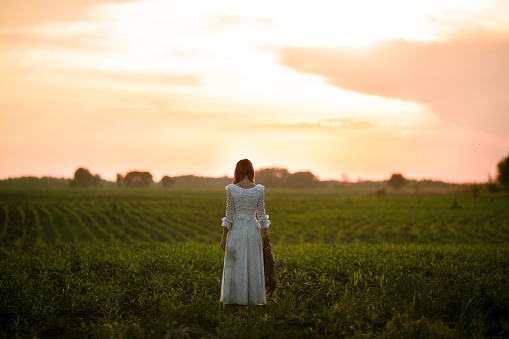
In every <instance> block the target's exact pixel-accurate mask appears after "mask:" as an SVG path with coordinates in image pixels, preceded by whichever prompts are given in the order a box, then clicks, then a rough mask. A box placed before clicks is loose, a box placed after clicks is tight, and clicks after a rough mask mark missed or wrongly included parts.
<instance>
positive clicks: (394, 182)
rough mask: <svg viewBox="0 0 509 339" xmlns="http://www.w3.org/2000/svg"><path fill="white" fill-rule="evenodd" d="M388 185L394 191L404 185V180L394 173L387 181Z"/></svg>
mask: <svg viewBox="0 0 509 339" xmlns="http://www.w3.org/2000/svg"><path fill="white" fill-rule="evenodd" d="M388 184H389V186H391V187H393V188H394V189H400V188H401V187H403V186H405V185H406V179H405V177H403V176H402V175H401V174H400V173H394V174H392V176H391V178H390V179H389V182H388Z"/></svg>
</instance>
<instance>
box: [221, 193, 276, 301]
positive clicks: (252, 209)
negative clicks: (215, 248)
mask: <svg viewBox="0 0 509 339" xmlns="http://www.w3.org/2000/svg"><path fill="white" fill-rule="evenodd" d="M255 214H257V215H258V219H256V215H255ZM269 225H270V221H269V216H268V215H266V214H265V191H264V187H263V186H262V185H256V186H255V187H253V188H242V187H240V186H237V185H234V184H230V185H228V186H227V187H226V217H224V218H223V222H222V226H223V227H227V228H228V229H229V231H228V238H227V241H226V249H225V256H224V268H223V279H222V284H221V302H223V303H225V304H238V305H248V304H265V274H264V269H263V251H262V238H261V235H260V231H259V229H261V228H267V227H269Z"/></svg>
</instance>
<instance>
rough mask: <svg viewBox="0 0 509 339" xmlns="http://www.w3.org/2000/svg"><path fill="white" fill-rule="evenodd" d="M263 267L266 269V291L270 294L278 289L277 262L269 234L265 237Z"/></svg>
mask: <svg viewBox="0 0 509 339" xmlns="http://www.w3.org/2000/svg"><path fill="white" fill-rule="evenodd" d="M263 267H264V269H265V293H266V294H267V296H270V295H271V294H272V293H273V292H274V291H275V290H276V262H275V260H274V254H272V245H271V244H270V239H269V237H268V236H266V237H263Z"/></svg>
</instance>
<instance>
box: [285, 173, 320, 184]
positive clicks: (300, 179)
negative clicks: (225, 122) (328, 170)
mask: <svg viewBox="0 0 509 339" xmlns="http://www.w3.org/2000/svg"><path fill="white" fill-rule="evenodd" d="M291 177H292V184H291V186H293V187H314V186H316V185H317V183H318V179H317V178H316V177H315V176H314V175H313V173H311V172H297V173H294V174H292V175H291Z"/></svg>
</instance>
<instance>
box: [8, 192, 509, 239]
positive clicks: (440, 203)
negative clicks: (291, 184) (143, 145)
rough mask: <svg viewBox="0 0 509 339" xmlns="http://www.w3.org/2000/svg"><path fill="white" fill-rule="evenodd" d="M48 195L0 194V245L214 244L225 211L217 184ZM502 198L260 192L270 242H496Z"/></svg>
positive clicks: (503, 219) (506, 214)
mask: <svg viewBox="0 0 509 339" xmlns="http://www.w3.org/2000/svg"><path fill="white" fill-rule="evenodd" d="M57 193H58V192H57ZM57 193H55V192H52V191H49V192H47V193H45V192H40V191H39V192H37V194H32V195H30V194H29V195H27V194H23V195H22V194H21V192H16V191H14V192H7V193H6V192H0V227H1V229H0V245H15V246H37V245H43V244H50V245H58V244H94V243H98V244H101V243H103V244H106V243H127V244H133V243H139V242H143V243H146V242H164V243H174V242H197V243H215V242H217V240H218V238H219V237H220V232H221V228H220V220H221V217H222V216H223V215H224V211H225V201H224V192H217V191H216V192H208V193H203V192H171V191H170V192H168V193H166V194H165V195H161V193H159V195H157V194H155V193H154V194H153V195H150V193H147V191H140V192H139V193H137V192H131V191H127V192H126V193H125V194H124V195H122V194H121V193H122V192H120V193H119V192H118V191H113V193H107V191H100V190H98V191H86V192H83V193H82V194H74V195H71V194H70V193H69V192H62V195H61V196H59V195H57ZM66 194H67V195H68V196H65V195H66ZM108 194H110V195H108ZM507 206H509V199H508V197H507V196H504V195H494V196H481V197H473V196H466V195H465V196H458V197H453V196H430V197H357V198H355V199H350V198H347V197H342V196H335V195H319V194H316V193H300V194H294V193H289V192H275V194H274V195H273V196H271V192H267V201H266V210H267V213H268V214H269V215H270V219H271V221H272V226H271V240H272V242H273V243H280V244H299V243H315V244H344V243H359V242H360V243H396V244H407V243H435V244H450V243H455V244H460V243H461V244H493V243H499V244H503V243H507V242H509V209H508V208H507Z"/></svg>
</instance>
